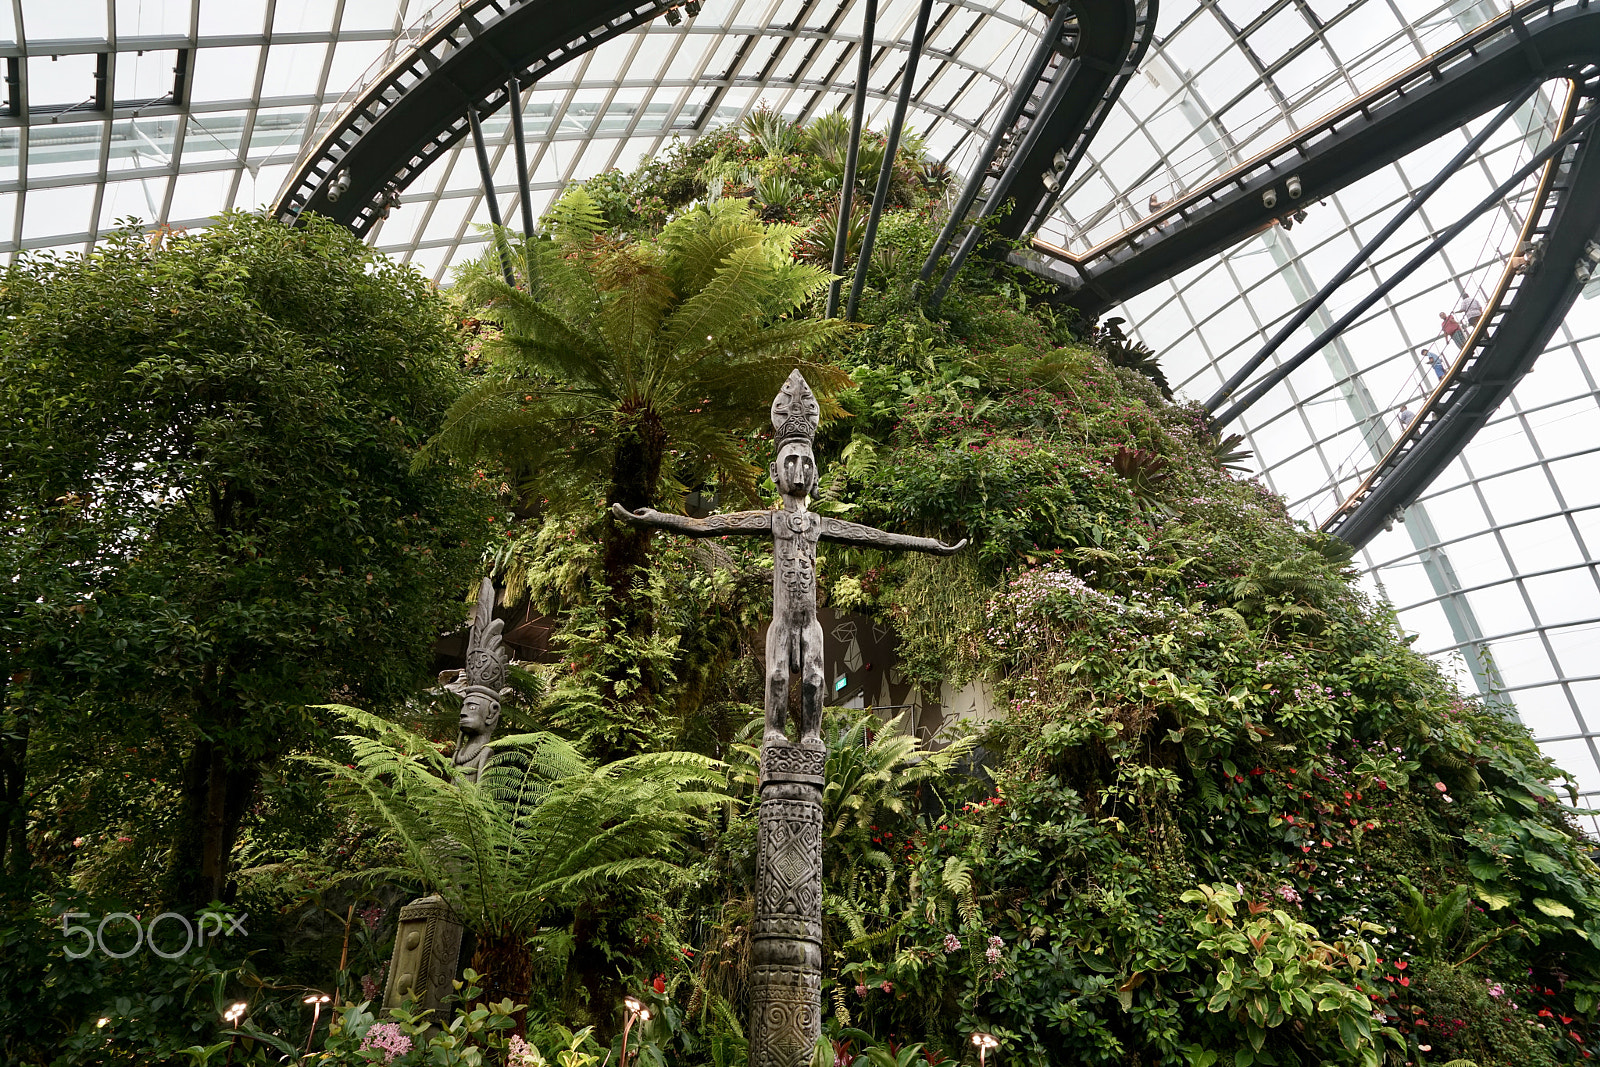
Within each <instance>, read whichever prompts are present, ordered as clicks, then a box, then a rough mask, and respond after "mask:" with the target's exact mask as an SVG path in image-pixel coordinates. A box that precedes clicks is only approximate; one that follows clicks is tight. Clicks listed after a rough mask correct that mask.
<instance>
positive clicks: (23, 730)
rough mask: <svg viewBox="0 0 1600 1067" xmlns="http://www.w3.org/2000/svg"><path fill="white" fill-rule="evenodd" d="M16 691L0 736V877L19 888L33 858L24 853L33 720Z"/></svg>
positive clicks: (26, 846)
mask: <svg viewBox="0 0 1600 1067" xmlns="http://www.w3.org/2000/svg"><path fill="white" fill-rule="evenodd" d="M19 689H22V693H21V694H20V695H19V700H18V706H17V707H16V709H15V711H14V712H12V713H9V714H8V715H7V718H8V719H10V720H11V722H9V723H7V724H6V726H5V731H4V733H0V875H3V876H4V881H5V883H6V884H8V885H18V886H19V887H20V883H21V882H22V881H23V879H24V878H25V877H26V875H27V873H28V869H29V867H31V866H32V859H33V857H32V856H31V855H30V854H29V852H28V789H27V782H28V739H29V735H30V734H31V733H32V729H33V717H32V715H30V714H29V711H28V702H27V697H26V690H25V688H23V687H20V686H19ZM18 891H19V892H20V891H21V890H20V888H19V890H18Z"/></svg>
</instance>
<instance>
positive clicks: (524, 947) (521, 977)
mask: <svg viewBox="0 0 1600 1067" xmlns="http://www.w3.org/2000/svg"><path fill="white" fill-rule="evenodd" d="M472 969H473V970H474V971H477V972H478V975H479V978H480V986H481V988H482V990H483V992H482V993H481V994H480V995H479V997H478V1003H480V1004H489V1003H492V1002H494V1001H500V1000H510V1001H512V1002H513V1003H515V1004H520V1005H522V1007H521V1008H520V1009H519V1010H518V1011H517V1013H516V1016H515V1018H516V1020H517V1025H516V1028H515V1029H514V1030H513V1031H512V1033H515V1034H518V1035H521V1036H526V1035H527V1033H528V1007H527V1006H528V1001H529V999H530V998H531V992H532V989H533V954H532V953H531V952H529V951H528V940H527V938H525V937H523V936H521V935H520V934H507V933H497V932H485V933H480V934H479V935H478V937H477V945H476V947H475V948H474V949H473V952H472Z"/></svg>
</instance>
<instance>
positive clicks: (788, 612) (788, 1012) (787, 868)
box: [611, 370, 967, 1067]
mask: <svg viewBox="0 0 1600 1067" xmlns="http://www.w3.org/2000/svg"><path fill="white" fill-rule="evenodd" d="M819 414H820V408H819V406H818V404H817V398H816V396H815V395H813V394H812V392H811V388H810V386H808V385H807V384H806V380H805V379H804V378H803V377H801V375H800V372H799V371H798V370H796V371H793V372H791V373H790V375H789V379H788V381H786V382H785V383H784V385H783V388H782V389H781V390H779V392H778V395H777V397H776V398H775V399H774V400H773V401H772V428H773V430H774V432H775V433H776V435H777V441H776V445H777V455H776V456H775V457H774V460H773V463H772V466H771V467H770V468H769V470H770V472H771V474H772V480H773V481H774V482H775V483H776V484H777V486H778V492H779V493H781V494H782V496H783V503H782V506H781V507H779V508H777V509H775V510H772V511H738V512H734V513H732V514H729V515H713V516H711V517H710V518H706V519H692V518H688V517H686V516H683V515H667V514H663V513H662V512H659V511H655V510H653V509H651V508H641V509H640V510H638V511H632V512H630V511H628V510H626V509H625V508H623V507H622V505H620V504H613V505H611V512H612V515H613V516H615V517H616V518H617V519H619V520H621V521H624V522H631V523H635V524H637V525H640V526H654V527H659V528H660V529H664V530H673V531H676V532H678V533H681V534H687V535H688V536H690V537H720V536H723V535H726V534H741V535H750V536H767V537H771V538H772V559H773V567H772V624H771V626H769V627H768V629H767V662H766V716H767V723H766V730H765V732H764V734H763V738H762V743H761V811H760V839H759V842H758V845H757V858H756V916H755V926H754V929H753V930H752V945H751V954H750V955H751V961H750V963H751V992H750V998H751V1005H750V1063H751V1065H752V1067H806V1065H808V1064H810V1062H811V1054H812V1049H813V1048H814V1047H815V1045H816V1041H817V1037H818V1035H819V1034H820V1033H821V1029H822V783H823V769H824V766H825V764H826V761H827V749H826V747H825V746H824V744H823V742H822V736H821V730H822V696H823V676H822V626H821V624H820V623H818V621H817V542H818V541H833V542H836V543H838V544H845V545H858V546H860V547H863V548H883V549H909V550H911V551H914V552H932V553H937V554H939V555H949V554H950V553H952V552H955V551H957V550H959V549H960V548H961V547H962V546H963V545H965V544H966V543H967V542H966V541H965V540H962V541H961V542H959V543H958V544H954V545H947V544H945V543H944V542H943V541H938V540H935V539H933V538H931V537H909V536H906V535H904V534H893V533H888V532H886V531H884V530H876V529H873V528H872V527H870V526H862V525H859V524H858V523H853V522H845V521H844V520H842V519H835V518H832V517H830V516H826V515H818V514H817V513H816V512H813V511H810V510H809V509H808V508H807V501H808V499H809V498H810V497H811V496H812V495H813V494H814V493H815V491H816V488H817V461H816V456H815V455H814V454H813V452H812V440H813V439H814V438H815V436H816V432H817V419H818V415H819ZM795 675H799V679H800V715H799V722H798V723H797V724H796V726H797V731H796V732H797V733H798V735H799V737H798V740H795V741H791V740H789V736H788V734H787V733H786V732H785V725H786V721H787V719H788V708H789V686H790V684H791V681H792V679H793V677H794V676H795Z"/></svg>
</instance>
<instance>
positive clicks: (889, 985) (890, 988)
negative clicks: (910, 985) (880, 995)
mask: <svg viewBox="0 0 1600 1067" xmlns="http://www.w3.org/2000/svg"><path fill="white" fill-rule="evenodd" d="M882 989H883V991H884V992H885V993H893V992H894V983H893V982H890V981H888V980H885V981H884V983H883V986H882Z"/></svg>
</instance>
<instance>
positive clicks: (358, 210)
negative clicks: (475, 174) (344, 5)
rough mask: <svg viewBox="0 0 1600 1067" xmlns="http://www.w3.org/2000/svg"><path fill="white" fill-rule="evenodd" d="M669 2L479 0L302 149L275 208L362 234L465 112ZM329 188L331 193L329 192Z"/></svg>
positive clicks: (500, 99) (454, 137)
mask: <svg viewBox="0 0 1600 1067" xmlns="http://www.w3.org/2000/svg"><path fill="white" fill-rule="evenodd" d="M674 2H675V0H671V2H669V0H594V2H590V3H581V4H575V3H572V2H571V0H478V2H476V3H470V4H466V5H463V6H462V7H461V8H459V9H458V10H456V11H454V12H452V13H451V15H450V16H449V17H447V18H446V19H444V20H443V21H442V22H440V23H439V24H438V25H437V26H435V27H434V28H433V29H431V30H429V31H428V32H427V34H425V35H424V36H423V38H422V39H421V40H420V41H419V42H418V43H417V44H416V45H415V46H414V47H413V48H412V49H410V50H409V51H408V52H406V53H405V54H404V55H402V56H399V57H398V58H396V59H395V61H394V62H393V63H391V64H390V65H389V66H388V67H387V68H386V69H385V70H384V71H383V73H381V74H380V75H378V77H377V78H375V79H374V80H373V81H372V83H371V84H370V85H368V86H367V87H366V89H364V90H363V91H362V93H361V95H360V96H359V97H358V98H357V99H356V100H355V102H354V103H352V104H351V105H350V106H349V107H348V108H347V109H346V110H345V112H344V114H343V115H341V116H340V117H339V118H338V120H337V121H336V122H335V123H334V124H333V125H332V126H331V127H330V128H329V129H328V132H327V133H326V134H325V135H324V136H323V137H322V138H321V139H320V140H319V141H318V142H317V143H315V144H314V145H312V146H311V148H310V150H309V151H308V152H306V153H305V154H304V155H303V156H302V157H301V159H300V161H299V163H298V164H297V165H296V167H295V172H294V175H293V176H292V177H291V179H290V180H289V183H288V184H287V185H286V187H285V190H284V192H283V194H282V195H281V196H280V197H279V199H278V203H277V205H276V207H275V208H274V213H275V214H276V215H277V216H278V217H279V218H281V219H283V220H284V221H285V222H293V221H294V220H295V219H297V218H299V216H300V214H301V213H302V212H304V211H315V212H317V213H319V214H322V215H326V216H328V217H329V218H332V219H335V220H337V221H338V222H340V223H343V224H344V225H346V226H348V227H350V229H352V230H353V231H355V233H356V234H358V235H360V236H363V237H364V236H366V234H367V231H368V230H370V229H371V228H372V226H373V224H374V223H375V222H377V220H378V218H379V216H380V215H381V214H382V212H383V209H384V206H385V202H386V201H387V200H388V199H389V198H390V197H392V196H396V195H398V193H399V191H400V190H402V189H404V188H405V187H406V186H407V185H409V184H410V183H411V182H412V181H413V180H414V179H415V178H416V177H417V175H419V174H420V173H421V172H422V171H424V170H426V169H427V168H428V166H429V165H430V164H431V163H433V161H434V160H435V159H437V158H438V157H439V156H440V155H441V154H442V153H443V152H444V151H445V150H447V149H449V148H450V147H452V146H453V145H454V144H455V143H456V142H457V141H459V140H461V138H463V137H465V136H467V134H468V132H469V126H470V124H469V122H468V119H467V111H468V109H469V108H471V107H473V106H479V107H480V114H484V115H487V114H490V113H492V112H494V111H496V110H498V109H499V108H500V107H501V106H502V105H503V104H505V103H506V91H507V90H506V86H507V79H508V78H511V77H515V78H516V79H517V81H518V82H520V83H522V84H524V85H526V84H529V83H530V82H535V81H538V80H539V79H540V78H542V77H544V76H545V75H547V74H548V73H549V72H551V71H553V70H555V69H556V68H557V67H560V66H562V65H563V64H565V63H568V62H570V61H572V60H573V59H576V58H578V57H579V56H581V55H583V54H584V53H586V52H589V51H591V50H593V49H595V48H598V47H599V46H600V45H602V44H604V43H605V42H606V41H609V40H610V39H611V38H613V37H616V36H618V35H620V34H623V33H626V32H628V31H629V30H631V29H634V28H635V27H637V26H640V25H643V24H644V23H646V22H649V21H650V20H652V19H654V18H656V17H657V16H659V15H661V14H662V13H663V12H665V11H666V9H667V8H668V7H670V6H673V3H674ZM330 194H331V195H330Z"/></svg>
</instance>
